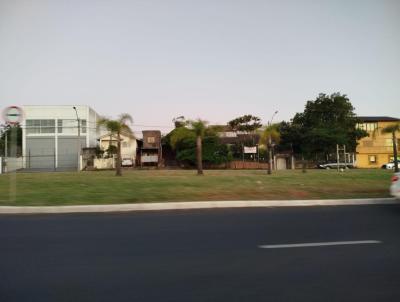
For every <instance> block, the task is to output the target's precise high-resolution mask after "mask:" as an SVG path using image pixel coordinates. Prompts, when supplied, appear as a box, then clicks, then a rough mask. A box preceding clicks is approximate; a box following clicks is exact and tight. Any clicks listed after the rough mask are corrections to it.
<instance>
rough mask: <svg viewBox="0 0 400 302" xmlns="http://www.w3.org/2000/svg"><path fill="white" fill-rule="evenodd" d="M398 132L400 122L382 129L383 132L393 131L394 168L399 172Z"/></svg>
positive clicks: (399, 130)
mask: <svg viewBox="0 0 400 302" xmlns="http://www.w3.org/2000/svg"><path fill="white" fill-rule="evenodd" d="M396 132H400V123H397V124H393V125H389V126H387V127H385V128H383V129H382V133H391V134H392V141H393V156H394V170H395V172H399V159H398V157H397V137H396Z"/></svg>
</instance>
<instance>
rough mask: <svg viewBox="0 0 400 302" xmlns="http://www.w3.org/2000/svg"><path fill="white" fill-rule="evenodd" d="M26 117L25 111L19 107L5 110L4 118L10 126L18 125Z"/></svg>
mask: <svg viewBox="0 0 400 302" xmlns="http://www.w3.org/2000/svg"><path fill="white" fill-rule="evenodd" d="M23 117H24V114H23V111H22V109H21V108H19V107H17V106H10V107H7V108H6V109H4V111H3V118H4V120H5V121H6V123H8V124H18V123H20V122H22V119H23Z"/></svg>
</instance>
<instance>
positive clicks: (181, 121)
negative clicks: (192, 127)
mask: <svg viewBox="0 0 400 302" xmlns="http://www.w3.org/2000/svg"><path fill="white" fill-rule="evenodd" d="M172 121H173V122H174V125H175V128H179V127H184V126H186V125H187V124H188V122H187V121H186V119H185V117H184V116H183V115H181V116H178V117H175V118H174V119H173V120H172Z"/></svg>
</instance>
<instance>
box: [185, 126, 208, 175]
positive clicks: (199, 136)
mask: <svg viewBox="0 0 400 302" xmlns="http://www.w3.org/2000/svg"><path fill="white" fill-rule="evenodd" d="M189 124H190V127H191V129H192V131H193V132H194V134H195V135H196V159H197V165H196V166H197V174H198V175H202V174H203V159H202V156H203V153H202V140H203V138H204V134H205V131H206V128H207V122H206V121H203V120H201V119H197V120H194V121H190V122H189Z"/></svg>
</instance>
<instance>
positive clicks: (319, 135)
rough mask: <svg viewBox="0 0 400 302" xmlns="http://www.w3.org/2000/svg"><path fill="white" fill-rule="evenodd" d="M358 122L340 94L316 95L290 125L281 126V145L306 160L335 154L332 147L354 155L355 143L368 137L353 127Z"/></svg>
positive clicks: (350, 107)
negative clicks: (289, 146)
mask: <svg viewBox="0 0 400 302" xmlns="http://www.w3.org/2000/svg"><path fill="white" fill-rule="evenodd" d="M357 123H358V119H357V117H356V115H355V113H354V107H353V106H352V104H351V102H350V100H349V98H348V97H347V96H346V95H344V94H343V95H342V94H340V93H334V94H331V95H326V94H320V95H319V96H318V97H317V98H316V100H315V101H308V102H307V104H306V106H305V109H304V112H302V113H297V114H296V115H295V116H294V118H293V119H292V122H291V123H290V124H289V123H281V125H280V127H279V128H280V131H281V140H282V145H285V146H288V145H291V147H292V149H293V150H295V151H298V152H299V151H300V153H302V154H303V156H305V157H306V158H310V157H311V156H312V155H315V156H317V155H322V156H324V158H326V156H327V155H329V154H331V153H335V152H336V145H337V144H339V145H346V149H347V150H348V151H350V152H354V151H355V149H356V147H357V140H359V139H360V138H362V137H365V136H367V135H368V134H367V133H366V132H365V131H364V130H361V129H358V128H357V127H356V125H357Z"/></svg>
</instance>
